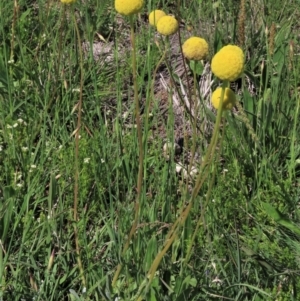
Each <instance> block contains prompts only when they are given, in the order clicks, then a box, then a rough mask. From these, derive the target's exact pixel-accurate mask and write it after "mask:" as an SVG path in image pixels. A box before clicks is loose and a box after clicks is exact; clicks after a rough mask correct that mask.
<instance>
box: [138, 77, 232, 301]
mask: <svg viewBox="0 0 300 301" xmlns="http://www.w3.org/2000/svg"><path fill="white" fill-rule="evenodd" d="M227 86H228V82H227V81H224V82H223V84H222V93H221V99H220V104H219V109H218V114H217V119H216V123H215V127H214V132H213V136H212V139H211V142H210V144H209V147H208V149H207V153H206V156H205V159H204V161H203V162H202V163H201V166H200V170H199V175H198V178H197V180H196V184H195V187H194V189H193V192H192V196H191V199H190V201H189V204H188V206H187V207H186V208H185V209H184V210H183V211H182V212H181V214H180V216H179V217H178V219H177V220H176V221H175V223H174V225H173V227H172V228H171V230H170V231H169V233H168V235H167V237H166V239H165V242H164V247H163V249H162V250H161V251H160V252H159V253H158V254H157V255H156V257H155V259H154V261H153V263H152V265H151V267H150V269H149V272H148V284H147V286H146V288H145V290H146V291H147V290H148V289H149V287H150V284H151V282H152V280H153V278H154V276H155V272H156V270H157V268H158V266H159V264H160V262H161V260H162V258H163V256H164V255H165V254H166V253H167V251H168V250H169V248H170V247H171V245H172V243H173V242H174V240H175V239H176V238H177V237H178V231H179V229H180V226H182V225H183V224H184V223H185V221H186V219H187V217H188V215H189V212H190V210H191V208H192V205H193V202H194V200H195V198H196V196H197V195H198V193H199V191H200V189H201V187H202V185H203V183H204V181H205V179H206V178H207V176H208V172H209V167H210V164H211V162H212V158H213V157H214V152H215V149H216V145H217V141H218V136H219V129H220V124H221V119H222V112H223V109H222V107H223V99H224V95H225V88H226V87H227ZM139 291H140V290H139ZM142 300H143V297H142V296H140V297H138V299H137V301H142Z"/></svg>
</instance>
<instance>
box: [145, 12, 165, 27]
mask: <svg viewBox="0 0 300 301" xmlns="http://www.w3.org/2000/svg"><path fill="white" fill-rule="evenodd" d="M165 15H166V13H165V12H164V11H162V10H159V9H156V10H154V11H152V12H151V13H150V14H149V23H150V24H151V25H152V26H154V27H156V25H157V22H158V20H159V19H160V18H161V17H164V16H165Z"/></svg>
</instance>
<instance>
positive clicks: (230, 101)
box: [211, 87, 236, 110]
mask: <svg viewBox="0 0 300 301" xmlns="http://www.w3.org/2000/svg"><path fill="white" fill-rule="evenodd" d="M221 95H222V88H221V87H219V88H217V89H216V90H215V91H214V92H213V94H212V97H211V102H212V104H213V106H214V108H215V109H219V106H220V101H221ZM235 103H236V97H235V93H234V92H233V91H232V90H231V89H230V88H225V92H224V98H223V105H222V107H223V110H231V109H232V108H233V106H234V105H235Z"/></svg>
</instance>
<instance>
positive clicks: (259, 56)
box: [0, 0, 300, 301]
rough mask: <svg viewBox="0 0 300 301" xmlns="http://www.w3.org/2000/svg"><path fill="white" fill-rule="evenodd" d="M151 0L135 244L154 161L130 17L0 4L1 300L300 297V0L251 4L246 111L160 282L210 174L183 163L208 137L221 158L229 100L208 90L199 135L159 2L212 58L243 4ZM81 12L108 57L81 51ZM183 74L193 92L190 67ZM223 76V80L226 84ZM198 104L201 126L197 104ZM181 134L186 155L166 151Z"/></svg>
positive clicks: (143, 18)
mask: <svg viewBox="0 0 300 301" xmlns="http://www.w3.org/2000/svg"><path fill="white" fill-rule="evenodd" d="M146 2H147V3H146V5H145V7H144V9H143V11H142V13H141V14H140V15H139V16H138V17H137V18H136V19H135V22H136V23H135V24H136V30H135V31H136V45H137V82H138V87H139V90H138V92H139V100H140V105H141V114H142V117H141V118H142V121H143V122H142V124H143V150H144V161H143V166H144V173H143V183H142V184H143V185H142V191H141V197H140V209H139V215H138V224H137V228H136V229H135V232H134V236H133V238H132V239H131V241H130V244H129V248H128V250H127V252H126V253H125V254H122V249H123V247H124V245H125V243H126V241H127V239H128V236H129V232H130V229H131V227H132V224H133V221H134V217H135V203H136V194H137V176H138V170H139V147H138V139H137V130H136V128H135V127H134V125H135V114H134V109H135V105H134V92H133V91H134V89H133V78H132V67H131V52H130V38H129V37H130V26H129V20H128V19H126V18H123V17H121V16H120V15H118V14H117V13H116V12H115V10H114V6H113V1H110V0H96V1H83V2H82V1H77V3H76V4H75V5H74V6H70V7H69V6H63V5H61V3H60V2H59V1H50V0H49V1H39V0H38V1H25V0H19V1H16V2H15V4H16V5H17V6H14V1H2V2H0V11H1V19H0V34H1V42H0V300H1V301H2V300H5V301H6V300H35V301H36V300H47V301H48V300H138V297H139V295H140V294H141V295H140V296H141V299H143V300H151V301H155V300H159V301H163V300H172V301H175V300H176V301H181V300H195V301H197V300H236V301H237V300H243V301H244V300H249V301H250V300H252V301H258V300H282V301H283V300H299V298H300V297H299V296H300V280H299V275H300V212H299V201H300V200H299V195H300V188H299V187H300V186H299V184H300V180H299V179H300V178H299V176H300V169H299V160H300V142H299V132H300V126H299V123H298V120H299V84H300V72H299V70H300V69H299V68H300V61H299V50H300V49H299V46H298V45H297V44H298V42H299V36H298V31H299V25H300V23H299V11H298V3H297V1H290V2H289V4H288V6H287V5H286V6H285V5H284V4H282V1H272V4H271V1H263V0H259V1H246V2H247V3H246V11H247V13H246V20H245V24H246V28H245V37H246V39H245V45H244V46H243V49H244V51H245V57H246V64H245V73H244V75H243V77H242V79H241V80H239V81H237V82H236V83H234V87H235V92H236V94H237V95H238V99H239V101H240V103H241V106H242V107H243V109H244V112H245V115H246V116H247V120H246V121H245V119H244V117H243V116H242V115H241V112H240V110H238V109H235V110H234V111H233V112H228V113H226V114H225V115H224V118H223V121H222V127H221V130H220V133H221V134H220V137H222V138H221V139H220V140H219V143H218V145H217V150H216V154H215V156H214V160H213V162H212V163H211V165H210V166H209V167H208V169H206V171H208V173H207V178H206V181H205V182H204V183H203V185H202V186H201V189H200V191H199V193H198V194H197V196H196V198H195V199H194V202H193V206H192V208H191V211H190V212H189V215H188V216H187V219H186V221H185V223H184V225H182V226H181V227H180V229H179V231H178V232H177V236H176V238H175V240H174V242H173V244H172V245H171V246H170V248H169V250H168V251H167V252H166V254H165V256H163V258H162V260H161V262H160V264H159V266H158V268H157V270H156V272H155V276H154V279H153V281H152V282H150V281H148V280H149V278H148V272H149V269H150V267H151V265H152V263H153V261H154V260H155V258H156V256H157V254H159V252H160V251H161V250H162V248H163V245H164V243H165V241H166V238H167V235H168V232H169V230H170V229H171V228H172V225H173V224H174V222H175V221H176V219H177V218H178V217H179V215H180V213H181V210H182V209H184V208H186V207H187V206H188V204H189V201H190V200H191V193H192V189H193V188H194V187H195V184H196V183H195V182H196V181H195V179H190V180H189V181H185V180H184V179H183V177H181V176H180V175H177V174H176V172H175V167H176V166H175V161H180V162H184V158H183V157H184V156H185V155H186V154H187V155H189V154H191V153H192V148H193V146H195V152H196V153H197V154H198V155H199V157H200V158H202V160H204V158H205V156H208V155H209V154H206V150H207V148H208V145H209V143H210V137H211V134H212V129H213V126H214V121H215V118H216V112H215V111H214V110H213V109H211V106H210V104H209V103H210V102H209V96H208V97H206V98H204V99H203V97H202V96H201V97H200V98H201V102H200V113H199V118H198V127H197V129H194V131H193V133H192V135H191V137H189V134H188V133H187V132H185V130H184V126H185V124H182V128H183V129H181V132H180V133H179V134H178V132H177V131H176V129H178V120H177V119H176V118H177V116H176V112H175V113H174V112H173V110H172V93H173V92H174V89H176V87H179V80H180V79H179V78H178V76H177V75H176V74H175V73H174V69H173V67H174V66H175V65H177V64H178V63H181V62H180V60H181V56H180V54H178V53H177V54H176V53H173V54H167V56H166V57H167V59H166V61H164V62H162V63H161V65H160V66H157V64H158V62H159V60H160V59H161V55H162V54H161V52H160V51H159V49H158V47H157V44H156V43H158V44H159V45H160V47H161V49H163V47H164V46H163V44H162V43H164V42H163V40H162V39H159V38H158V37H157V36H155V35H156V33H155V31H154V29H153V28H150V27H149V25H148V24H147V13H149V12H150V11H151V10H152V9H154V8H162V9H164V10H165V11H166V12H167V13H170V14H174V15H175V16H177V17H178V16H180V18H181V19H182V22H181V36H182V42H183V41H184V37H187V36H190V35H198V36H201V37H203V38H205V39H206V40H207V41H208V43H209V45H210V54H209V57H208V58H207V60H206V61H205V62H204V64H205V63H207V62H210V61H211V58H212V56H213V55H214V54H215V53H216V51H217V50H218V49H219V48H221V47H222V46H223V45H227V44H228V43H231V44H238V42H239V41H238V30H239V29H238V25H237V24H238V11H239V3H240V1H233V0H232V1H221V0H219V1H215V2H214V3H213V2H210V1H200V0H182V1H179V0H178V1H177V2H176V1H175V2H174V1H169V0H163V1H155V0H154V1H149V2H148V1H146ZM73 13H74V14H75V16H74V17H75V20H76V24H77V26H78V28H79V32H80V40H81V44H82V43H85V45H87V43H90V45H91V44H92V43H95V44H94V48H96V47H98V46H99V45H101V46H102V47H103V46H104V45H112V47H111V49H110V51H109V52H108V53H106V54H100V55H97V57H96V58H95V57H94V53H93V50H92V48H91V47H90V50H85V51H84V53H83V61H81V60H80V53H79V47H80V45H78V44H80V41H79V40H78V37H77V35H76V27H75V26H74V19H73ZM272 23H274V25H275V29H276V30H275V32H274V40H273V46H272V39H271V41H270V30H271V27H272ZM189 30H190V31H189ZM266 32H268V33H269V34H268V35H267V34H266ZM176 39H177V37H176ZM103 40H105V41H106V42H104V41H103ZM173 43H174V41H173V40H171V46H172V45H173ZM172 51H175V50H172ZM81 64H82V66H83V68H81ZM166 65H169V66H170V68H171V69H170V71H171V74H168V72H167V71H166ZM156 67H158V73H163V74H164V75H165V77H167V78H166V80H168V79H170V78H173V79H174V81H175V85H176V87H175V86H173V88H172V90H173V92H172V91H169V92H166V91H164V89H163V88H161V87H160V88H159V84H158V78H159V76H158V74H156V76H155V78H154V75H153V73H154V70H155V68H156ZM199 70H200V71H199V72H202V69H201V68H200V69H199ZM187 71H188V78H189V81H190V83H191V82H192V80H193V75H192V73H191V72H190V71H189V70H187ZM209 74H210V73H209ZM170 75H171V76H170ZM81 76H83V80H81ZM197 76H198V79H199V81H200V82H202V83H203V82H205V79H204V78H203V77H202V78H201V76H199V74H198V75H197ZM154 80H155V83H153V81H154ZM181 80H182V82H183V85H184V89H185V90H186V91H188V87H187V84H186V75H185V74H184V75H183V77H182V78H181ZM212 80H213V82H212V84H211V89H210V90H211V91H213V90H214V89H215V88H216V87H217V86H219V84H220V83H219V81H218V79H217V78H214V77H213V76H212ZM206 81H208V80H206ZM170 82H171V81H170ZM207 83H208V84H210V83H211V82H207ZM81 84H82V85H83V90H82V100H83V106H82V117H81V118H82V120H81V129H80V139H79V155H78V158H77V159H78V162H79V190H78V215H77V216H78V218H77V220H74V212H73V209H74V180H75V172H76V171H75V166H76V164H75V161H76V156H75V133H74V131H75V129H76V128H77V118H78V110H77V108H78V107H77V104H78V101H79V99H80V86H81ZM153 84H154V86H155V88H154V91H155V95H152V85H153ZM192 87H193V85H191V88H192ZM158 89H160V91H159V92H161V93H162V94H159V93H156V92H158V91H157V90H158ZM202 92H203V91H202ZM199 93H200V94H201V92H199ZM163 102H164V103H165V108H166V111H165V112H164V114H163V109H162V104H163ZM148 109H149V112H150V113H151V115H152V116H151V117H150V118H149V120H148V123H147V122H145V115H146V112H147V111H148ZM183 115H184V118H183V119H182V120H186V123H188V121H189V120H190V116H189V114H188V112H184V114H183ZM124 116H126V118H125V117H124ZM174 129H175V130H174ZM201 129H205V133H203V132H202V133H201V131H200V130H201ZM179 136H180V138H183V140H184V146H185V147H184V151H183V154H180V155H175V154H174V153H172V152H171V154H169V155H170V160H166V158H165V157H164V156H163V146H164V144H165V142H166V141H167V140H169V141H172V142H173V141H174V140H175V139H177V138H179ZM185 164H186V165H188V164H189V162H188V163H187V162H185ZM194 165H195V166H197V167H198V168H199V165H200V161H199V160H198V161H197V160H195V163H194ZM74 229H75V230H77V238H76V231H75V230H74ZM76 239H77V242H78V244H79V247H80V253H79V254H80V259H81V262H82V271H83V275H84V278H85V281H86V284H84V282H83V280H82V279H83V278H82V275H81V274H80V273H81V270H80V269H79V266H78V254H77V252H76V245H75V242H76ZM119 264H121V265H122V269H121V272H120V274H119V276H118V278H117V280H116V282H115V283H114V285H112V280H113V278H114V275H115V272H116V269H117V266H118V265H119ZM85 285H86V287H85ZM117 298H120V299H117ZM141 299H140V300H141Z"/></svg>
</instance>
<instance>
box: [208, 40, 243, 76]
mask: <svg viewBox="0 0 300 301" xmlns="http://www.w3.org/2000/svg"><path fill="white" fill-rule="evenodd" d="M211 70H212V72H213V74H214V75H215V76H217V77H218V78H219V79H221V80H228V81H235V80H236V79H238V78H239V77H240V76H241V75H242V73H243V71H244V53H243V50H242V49H241V48H240V47H238V46H235V45H228V46H224V47H223V48H221V49H220V50H219V51H218V52H217V53H216V54H215V56H214V57H213V59H212V61H211Z"/></svg>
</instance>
